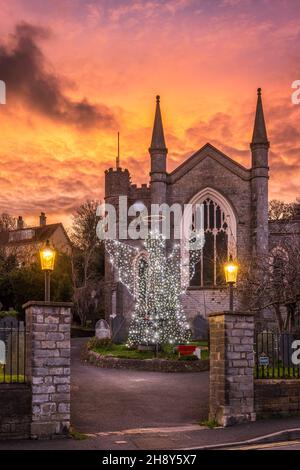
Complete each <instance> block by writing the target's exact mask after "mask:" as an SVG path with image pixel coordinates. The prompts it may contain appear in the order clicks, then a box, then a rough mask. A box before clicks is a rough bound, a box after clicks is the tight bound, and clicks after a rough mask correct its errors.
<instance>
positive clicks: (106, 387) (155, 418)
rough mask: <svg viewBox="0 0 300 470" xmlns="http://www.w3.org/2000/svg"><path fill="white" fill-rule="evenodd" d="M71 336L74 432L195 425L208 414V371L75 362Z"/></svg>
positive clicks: (76, 346) (77, 341) (76, 341)
mask: <svg viewBox="0 0 300 470" xmlns="http://www.w3.org/2000/svg"><path fill="white" fill-rule="evenodd" d="M83 343H84V340H83V339H82V338H78V339H74V340H72V368H71V372H72V388H71V415H72V425H73V426H74V427H75V429H76V430H77V431H79V432H83V433H97V432H109V431H120V430H124V429H136V428H149V427H165V426H167V427H170V426H182V425H190V424H195V423H196V422H199V421H202V420H204V419H207V415H208V378H209V377H208V372H196V373H194V372H191V373H189V372H187V373H163V372H146V371H135V370H118V369H101V368H97V367H96V366H92V365H89V364H83V363H82V362H81V361H80V350H81V348H82V346H83Z"/></svg>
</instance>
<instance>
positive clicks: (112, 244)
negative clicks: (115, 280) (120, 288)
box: [105, 240, 139, 295]
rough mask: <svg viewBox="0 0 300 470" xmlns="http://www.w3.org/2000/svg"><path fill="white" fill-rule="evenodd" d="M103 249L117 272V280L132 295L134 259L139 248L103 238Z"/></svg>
mask: <svg viewBox="0 0 300 470" xmlns="http://www.w3.org/2000/svg"><path fill="white" fill-rule="evenodd" d="M105 249H106V251H107V253H108V255H109V259H110V262H111V263H112V265H113V266H114V268H115V269H116V270H117V272H118V276H119V281H120V282H122V284H124V285H125V286H126V287H127V289H128V290H129V292H130V293H131V294H132V295H134V260H135V258H136V256H137V255H138V253H139V249H138V248H135V247H133V246H131V245H128V244H127V243H122V242H119V241H118V240H105Z"/></svg>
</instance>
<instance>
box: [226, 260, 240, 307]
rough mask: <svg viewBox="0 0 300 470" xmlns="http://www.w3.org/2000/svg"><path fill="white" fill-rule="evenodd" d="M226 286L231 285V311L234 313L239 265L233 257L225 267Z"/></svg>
mask: <svg viewBox="0 0 300 470" xmlns="http://www.w3.org/2000/svg"><path fill="white" fill-rule="evenodd" d="M224 272H225V279H226V284H228V285H229V311H230V312H233V284H235V283H236V279H237V272H238V264H237V263H236V262H235V261H233V259H232V255H230V256H229V260H228V261H227V263H225V265H224Z"/></svg>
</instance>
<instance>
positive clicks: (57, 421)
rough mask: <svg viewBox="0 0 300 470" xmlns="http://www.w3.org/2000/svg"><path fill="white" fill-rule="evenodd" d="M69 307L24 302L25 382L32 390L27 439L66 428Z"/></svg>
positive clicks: (68, 407)
mask: <svg viewBox="0 0 300 470" xmlns="http://www.w3.org/2000/svg"><path fill="white" fill-rule="evenodd" d="M70 307H71V304H68V303H54V302H49V303H46V302H28V303H27V304H25V305H24V308H25V309H26V326H27V331H28V333H29V338H28V347H27V373H28V381H29V383H31V387H32V405H31V412H32V423H31V437H33V438H39V437H52V436H54V435H64V434H67V433H68V431H69V427H70V326H71V325H70V323H71V311H70Z"/></svg>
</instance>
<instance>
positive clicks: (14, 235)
mask: <svg viewBox="0 0 300 470" xmlns="http://www.w3.org/2000/svg"><path fill="white" fill-rule="evenodd" d="M47 240H49V242H50V243H51V245H52V246H53V247H54V248H55V249H56V250H57V251H58V252H60V253H66V254H68V255H70V254H71V252H72V243H71V240H70V239H69V236H68V234H67V232H66V231H65V229H64V226H63V224H62V223H56V224H47V217H46V215H45V213H44V212H42V213H41V215H40V220H39V225H37V226H33V227H26V226H25V223H24V220H23V218H22V216H19V217H18V220H17V228H16V229H15V230H8V231H4V232H0V250H2V251H4V253H5V254H6V255H10V254H11V255H14V254H15V255H16V256H17V258H18V260H19V262H20V264H25V265H27V264H30V263H32V262H34V261H36V259H37V255H38V252H39V249H40V248H41V247H42V246H43V245H44V244H45V243H46V241H47Z"/></svg>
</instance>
